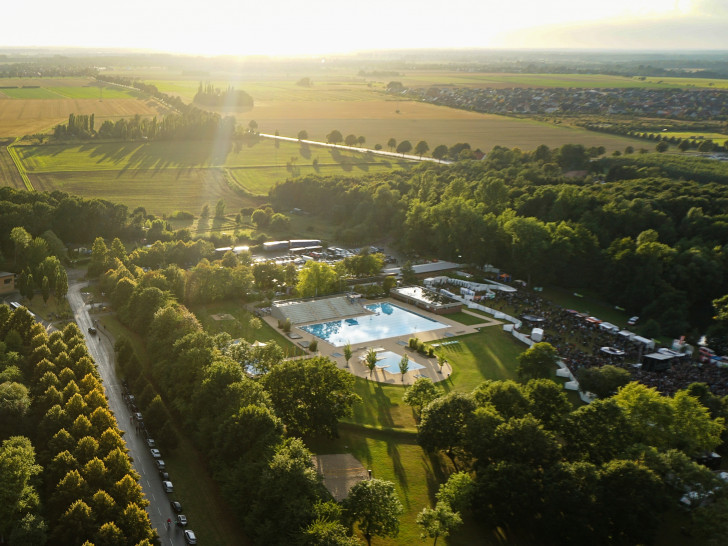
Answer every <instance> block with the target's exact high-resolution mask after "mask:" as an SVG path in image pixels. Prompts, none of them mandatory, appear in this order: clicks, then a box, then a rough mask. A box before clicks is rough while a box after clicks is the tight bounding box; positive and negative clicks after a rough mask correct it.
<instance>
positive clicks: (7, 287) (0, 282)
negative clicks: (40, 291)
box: [0, 271, 15, 296]
mask: <svg viewBox="0 0 728 546" xmlns="http://www.w3.org/2000/svg"><path fill="white" fill-rule="evenodd" d="M13 292H15V273H8V272H6V271H0V296H2V295H5V294H12V293H13Z"/></svg>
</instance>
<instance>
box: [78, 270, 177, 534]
mask: <svg viewBox="0 0 728 546" xmlns="http://www.w3.org/2000/svg"><path fill="white" fill-rule="evenodd" d="M69 273H70V272H69ZM87 286H88V283H87V282H85V281H73V282H71V283H69V286H68V303H69V304H70V306H71V310H72V312H73V317H74V319H75V320H76V323H77V324H78V327H79V328H80V329H81V332H83V335H84V336H85V338H86V345H87V346H88V350H89V353H91V356H92V357H93V358H94V360H95V361H96V367H97V368H98V370H99V374H100V375H101V379H102V381H103V383H104V387H105V388H106V396H107V397H108V399H109V408H110V409H111V411H112V412H113V413H114V416H115V417H116V421H117V423H118V425H119V428H120V429H121V430H122V431H124V432H125V434H124V440H125V441H126V445H127V447H128V448H129V453H130V455H131V457H132V462H133V466H134V468H135V469H136V471H137V472H139V474H140V476H141V480H140V483H141V486H142V489H143V490H144V494H145V495H146V497H147V500H149V506H148V507H147V512H148V513H149V518H150V519H151V522H152V527H154V528H155V529H156V530H157V533H158V534H159V538H160V539H161V542H162V544H165V545H166V544H169V545H175V546H176V545H180V546H181V545H183V544H184V543H185V541H184V537H183V533H182V529H181V528H179V527H176V526H175V525H174V524H172V526H171V527H170V529H167V526H166V522H167V519H168V518H169V519H171V520H172V521H173V522H174V520H175V514H174V513H173V512H172V508H171V507H170V505H169V501H170V499H171V498H172V497H173V495H169V494H167V493H165V492H164V490H163V489H162V481H161V480H160V479H159V474H158V471H157V467H156V465H155V463H154V459H153V458H152V454H151V453H150V451H149V448H148V447H147V444H146V442H145V438H144V436H143V434H140V433H138V432H136V430H135V427H134V425H133V417H132V415H131V412H130V411H129V410H128V408H127V407H126V403H125V402H124V399H123V397H122V390H121V383H120V382H119V381H118V379H117V377H116V372H115V370H114V362H115V358H114V347H113V344H112V342H111V339H110V337H109V336H108V335H107V334H106V333H105V332H104V331H103V329H100V330H99V332H98V334H97V335H91V334H89V333H88V329H89V327H90V326H92V324H93V320H92V319H91V317H90V316H89V313H88V310H89V306H88V305H87V304H86V303H85V302H84V299H83V294H82V293H81V291H82V289H83V288H86V287H87ZM162 457H164V453H162ZM170 479H171V480H172V482H174V476H170Z"/></svg>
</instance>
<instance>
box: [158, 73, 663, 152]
mask: <svg viewBox="0 0 728 546" xmlns="http://www.w3.org/2000/svg"><path fill="white" fill-rule="evenodd" d="M413 74H415V75H416V77H417V78H419V80H418V81H414V80H413V81H412V82H409V83H408V82H407V81H403V83H404V84H405V85H408V84H411V85H417V86H424V85H430V84H432V85H436V84H438V85H442V84H441V83H439V82H440V79H442V78H445V79H447V78H448V77H449V76H450V75H453V76H457V77H460V78H470V79H472V80H473V82H480V83H479V84H478V85H480V86H489V85H490V83H488V82H490V81H491V80H488V79H487V78H486V79H483V78H481V77H480V75H477V74H464V73H461V72H453V73H444V72H422V73H419V72H413ZM487 76H493V77H495V76H497V77H499V78H504V79H503V80H502V81H500V83H498V82H495V83H497V84H498V85H496V86H500V87H513V85H514V83H513V82H509V81H508V77H509V76H512V77H514V78H515V77H522V78H526V79H528V77H529V75H522V74H517V75H516V74H511V75H509V74H491V75H487ZM542 76H546V77H547V78H551V79H550V80H549V79H544V78H541V79H542V80H543V81H545V82H551V84H552V85H553V86H558V85H557V84H559V83H560V82H561V83H563V82H564V81H565V80H560V79H559V76H555V75H541V74H537V75H533V77H536V78H537V79H538V78H540V77H542ZM567 76H568V77H569V78H571V77H573V78H575V80H574V81H575V82H577V83H579V84H580V85H578V86H581V87H592V86H595V85H597V84H600V85H601V84H602V83H604V82H606V83H604V85H602V86H603V87H610V86H611V87H625V86H627V87H629V86H631V87H655V85H656V84H653V85H647V84H645V83H644V82H640V81H638V80H632V79H630V78H619V77H616V76H587V75H566V76H563V77H564V78H565V77H567ZM337 77H338V78H339V79H338V80H323V81H318V80H317V79H316V78H315V77H313V78H312V79H313V80H314V83H313V86H312V87H301V86H298V85H296V81H298V79H299V76H293V77H290V78H289V79H288V80H283V79H282V80H269V81H256V82H252V81H240V82H225V81H221V80H212V82H211V83H213V85H215V86H217V87H221V88H224V87H226V86H227V85H228V84H229V85H233V86H234V87H235V88H236V89H243V90H244V91H246V92H247V93H249V94H250V95H251V96H252V97H253V99H254V101H255V104H254V106H253V108H252V109H250V110H246V111H236V112H230V111H225V110H223V109H218V110H216V111H217V112H218V113H220V114H221V115H233V116H234V117H235V119H236V121H237V123H238V124H239V125H242V126H244V127H245V126H247V125H248V122H249V121H250V120H255V121H256V123H257V124H258V130H259V131H261V132H267V133H274V132H275V131H279V133H280V134H281V135H283V136H292V137H295V136H296V135H297V134H298V132H299V131H301V130H303V129H305V130H306V131H307V132H308V135H309V138H310V139H312V140H320V141H324V140H325V139H326V135H327V134H328V133H330V132H331V131H332V130H334V129H338V130H339V131H341V132H342V134H344V135H347V134H355V135H362V136H364V137H365V138H366V146H368V147H374V145H375V144H381V145H383V146H386V142H387V141H388V140H389V139H390V138H395V139H396V140H397V141H402V140H410V141H411V142H413V144H414V143H417V142H418V141H420V140H425V141H427V142H428V144H429V145H430V148H431V149H432V148H434V147H435V146H437V145H439V144H446V145H448V146H452V145H453V144H455V143H457V142H469V143H470V144H471V146H472V147H473V148H480V149H481V150H483V151H488V150H491V149H492V148H493V146H496V145H500V146H507V147H518V148H521V149H523V150H533V149H535V148H537V147H538V146H539V145H541V144H547V145H549V146H552V147H556V146H561V145H563V144H569V143H581V144H584V145H585V146H604V147H605V148H607V150H608V151H609V152H612V151H614V150H624V148H625V147H626V146H635V142H636V141H635V140H633V139H629V138H627V137H620V136H613V135H606V134H595V133H593V132H589V131H585V130H583V129H579V128H573V127H561V126H557V125H553V124H549V123H541V122H535V121H531V120H523V119H516V118H510V117H504V116H495V115H490V114H480V113H476V112H470V111H466V110H458V109H454V108H448V107H444V106H436V105H433V104H427V103H422V102H417V101H408V100H400V99H399V98H398V97H396V96H393V95H389V94H387V93H385V91H384V88H385V86H386V84H387V83H388V81H390V80H391V79H396V80H397V81H401V80H404V78H394V77H392V78H384V79H382V80H381V81H376V82H372V81H366V80H365V79H364V78H357V77H355V76H354V75H353V74H352V75H351V76H349V77H345V76H343V75H338V76H337ZM524 81H525V80H524ZM428 82H429V83H428ZM149 83H153V84H154V85H156V86H157V87H158V88H159V89H160V91H162V92H165V93H170V94H173V95H178V96H180V97H181V98H182V99H183V100H185V101H191V100H192V98H193V97H194V95H195V93H196V92H197V88H198V85H199V80H193V79H190V80H183V79H174V80H165V79H152V80H149ZM607 84H609V85H607ZM455 85H465V84H463V83H462V82H460V81H456V82H455ZM473 85H474V84H473ZM524 85H525V84H524ZM543 85H545V84H543ZM529 86H536V84H533V85H530V84H529ZM575 86H577V85H576V84H574V85H571V87H575Z"/></svg>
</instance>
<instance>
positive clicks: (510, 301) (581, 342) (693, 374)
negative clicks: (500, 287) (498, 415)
mask: <svg viewBox="0 0 728 546" xmlns="http://www.w3.org/2000/svg"><path fill="white" fill-rule="evenodd" d="M488 305H489V307H491V308H493V309H497V310H499V311H503V312H504V313H507V314H509V315H511V316H514V317H522V316H523V315H532V316H536V317H540V318H543V319H544V321H543V322H539V323H538V326H539V327H540V328H543V330H544V337H543V341H546V342H548V343H550V344H551V345H553V346H554V347H555V348H556V350H557V351H558V353H559V357H560V358H561V359H562V360H563V362H564V363H565V364H566V366H567V367H568V368H569V370H570V371H571V372H572V373H574V374H576V373H577V371H578V370H579V369H581V368H594V367H598V368H601V367H603V366H606V365H613V366H617V367H620V368H623V369H626V370H628V371H629V372H630V374H631V375H632V379H633V380H635V381H638V382H640V383H643V384H645V385H647V386H649V387H655V388H657V390H658V391H660V392H661V393H662V394H665V395H672V394H674V393H675V392H677V391H679V390H681V389H685V388H686V387H688V386H689V385H690V384H691V383H705V384H707V385H708V386H709V387H710V390H711V391H712V392H713V394H715V395H717V396H725V395H728V369H727V368H719V367H717V366H716V365H715V364H712V363H705V364H701V363H700V362H698V361H697V360H688V359H685V360H684V361H681V362H676V363H673V364H672V366H670V367H669V368H668V369H667V370H666V371H662V372H651V371H647V370H643V369H642V368H641V367H640V366H635V364H637V363H638V362H640V360H641V356H642V355H644V354H645V353H647V352H651V350H647V349H645V347H644V345H641V344H640V343H639V342H638V341H634V340H630V339H629V338H628V337H626V336H621V335H619V334H617V333H616V332H609V331H605V330H604V329H602V328H600V327H599V325H598V324H597V323H592V322H587V321H586V320H585V319H584V316H583V315H581V314H575V313H573V312H569V310H567V309H564V308H563V307H561V306H559V305H557V304H554V303H552V302H550V301H548V300H546V299H545V298H543V297H542V296H541V295H540V294H538V293H536V292H531V291H526V290H518V291H517V292H497V293H496V297H495V299H494V300H491V301H490V302H489V303H488ZM521 330H522V332H523V333H530V327H529V325H528V323H527V322H524V325H523V326H522V327H521ZM602 347H614V348H616V349H619V351H616V352H621V351H623V352H624V354H623V355H610V354H607V353H605V352H604V351H602ZM693 358H694V359H696V358H697V354H694V355H693Z"/></svg>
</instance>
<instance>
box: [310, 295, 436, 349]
mask: <svg viewBox="0 0 728 546" xmlns="http://www.w3.org/2000/svg"><path fill="white" fill-rule="evenodd" d="M364 307H366V308H367V309H368V310H369V311H372V312H373V313H374V314H372V315H362V316H360V317H353V318H348V319H342V320H332V321H330V322H321V323H319V324H309V325H308V326H301V329H302V330H305V331H306V332H308V333H309V334H313V335H314V336H316V337H317V338H320V339H323V340H324V341H326V342H328V343H331V344H332V345H334V346H335V347H343V346H344V345H346V344H347V343H351V344H352V345H356V344H357V343H366V342H368V341H376V340H378V339H387V338H390V337H400V336H410V335H411V336H416V335H417V334H419V333H421V332H429V331H430V330H438V329H440V328H449V327H450V326H449V325H448V324H443V323H442V322H437V321H436V320H433V319H430V318H427V317H424V316H422V315H418V314H417V313H412V312H411V311H407V310H406V309H402V308H401V307H398V306H396V305H394V304H391V303H387V302H384V303H373V304H370V305H365V306H364Z"/></svg>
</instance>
